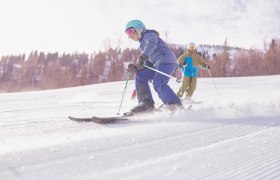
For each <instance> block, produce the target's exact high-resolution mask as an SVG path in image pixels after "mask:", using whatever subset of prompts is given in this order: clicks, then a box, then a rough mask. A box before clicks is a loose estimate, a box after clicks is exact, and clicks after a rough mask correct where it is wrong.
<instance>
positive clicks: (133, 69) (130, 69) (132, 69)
mask: <svg viewBox="0 0 280 180" xmlns="http://www.w3.org/2000/svg"><path fill="white" fill-rule="evenodd" d="M136 71H137V68H136V66H135V65H134V64H132V63H130V64H128V66H127V72H130V73H132V74H133V73H135V72H136Z"/></svg>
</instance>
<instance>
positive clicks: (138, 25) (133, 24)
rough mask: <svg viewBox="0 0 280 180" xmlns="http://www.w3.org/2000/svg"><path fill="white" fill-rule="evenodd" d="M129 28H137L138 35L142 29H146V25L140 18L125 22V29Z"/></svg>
mask: <svg viewBox="0 0 280 180" xmlns="http://www.w3.org/2000/svg"><path fill="white" fill-rule="evenodd" d="M129 28H134V29H135V30H137V32H138V34H139V35H140V34H141V33H142V32H143V31H144V30H146V26H145V25H144V23H142V21H140V20H132V21H129V22H128V23H127V24H126V27H125V30H127V29H129Z"/></svg>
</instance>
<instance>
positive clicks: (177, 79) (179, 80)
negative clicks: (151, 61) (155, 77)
mask: <svg viewBox="0 0 280 180" xmlns="http://www.w3.org/2000/svg"><path fill="white" fill-rule="evenodd" d="M143 67H145V68H148V69H151V70H153V71H155V72H158V73H160V74H162V75H165V76H167V77H169V78H171V79H175V80H176V81H177V83H180V82H181V78H176V77H173V76H171V75H169V74H166V73H164V72H162V71H159V70H157V69H155V68H152V67H149V66H146V65H143Z"/></svg>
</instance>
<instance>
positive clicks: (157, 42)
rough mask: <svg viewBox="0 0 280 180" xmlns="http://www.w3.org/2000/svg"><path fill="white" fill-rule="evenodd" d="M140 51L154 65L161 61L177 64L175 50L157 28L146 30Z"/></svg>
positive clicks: (142, 37)
mask: <svg viewBox="0 0 280 180" xmlns="http://www.w3.org/2000/svg"><path fill="white" fill-rule="evenodd" d="M139 42H140V51H141V53H142V54H145V55H147V56H148V57H149V61H150V62H151V63H152V64H153V66H154V67H156V68H157V67H158V65H159V64H161V63H170V64H177V58H176V56H175V54H174V52H173V51H172V50H171V49H170V48H169V47H167V45H166V43H165V42H164V41H163V40H162V39H161V38H160V37H159V34H158V32H157V31H155V30H145V31H144V33H143V35H142V36H141V38H140V40H139Z"/></svg>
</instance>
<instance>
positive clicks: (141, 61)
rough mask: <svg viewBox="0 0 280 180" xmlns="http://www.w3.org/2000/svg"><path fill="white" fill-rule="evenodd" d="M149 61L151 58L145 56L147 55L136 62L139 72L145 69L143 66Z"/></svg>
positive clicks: (143, 55) (142, 55) (141, 56)
mask: <svg viewBox="0 0 280 180" xmlns="http://www.w3.org/2000/svg"><path fill="white" fill-rule="evenodd" d="M148 59H149V57H148V56H147V55H145V54H141V55H140V57H139V58H138V59H137V62H136V68H137V70H138V71H139V70H142V69H143V64H144V63H145V61H147V60H148Z"/></svg>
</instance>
